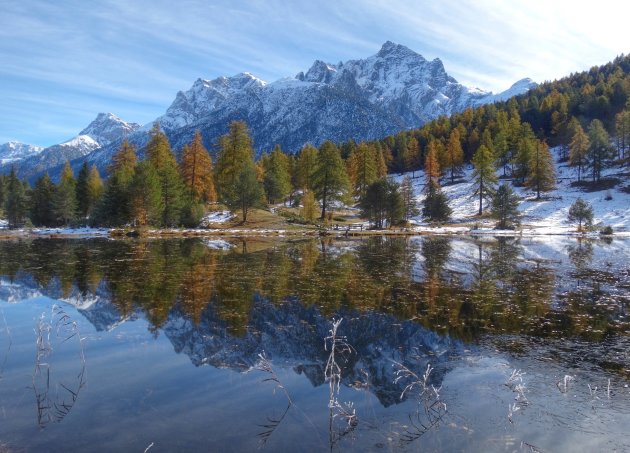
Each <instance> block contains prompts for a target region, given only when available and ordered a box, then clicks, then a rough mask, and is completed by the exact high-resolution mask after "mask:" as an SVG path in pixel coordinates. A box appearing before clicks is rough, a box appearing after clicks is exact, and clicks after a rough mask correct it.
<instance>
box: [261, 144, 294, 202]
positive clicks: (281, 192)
mask: <svg viewBox="0 0 630 453" xmlns="http://www.w3.org/2000/svg"><path fill="white" fill-rule="evenodd" d="M264 187H265V193H266V194H267V201H268V202H269V203H270V204H275V203H278V202H280V201H283V200H284V199H285V198H287V196H288V195H289V193H290V192H291V175H290V173H289V157H288V156H287V155H286V154H285V153H283V152H282V149H280V146H276V147H275V148H274V150H273V151H272V152H271V154H270V155H269V159H268V160H267V161H266V165H265V177H264Z"/></svg>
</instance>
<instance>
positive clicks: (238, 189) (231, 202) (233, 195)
mask: <svg viewBox="0 0 630 453" xmlns="http://www.w3.org/2000/svg"><path fill="white" fill-rule="evenodd" d="M229 194H230V195H229V197H228V198H227V199H226V203H227V205H228V206H229V207H230V209H233V210H235V209H240V210H241V213H242V217H243V223H245V222H247V215H248V213H249V211H250V210H251V209H252V208H255V207H258V206H261V205H262V199H263V197H264V195H265V193H264V190H263V187H262V185H261V184H260V182H259V181H258V178H257V176H256V168H255V167H254V163H253V162H252V161H251V160H250V161H246V162H245V166H244V167H243V168H242V169H241V172H240V173H239V174H238V175H237V178H236V181H235V183H234V186H233V190H232V191H230V192H229Z"/></svg>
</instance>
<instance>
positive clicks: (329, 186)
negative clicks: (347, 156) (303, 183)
mask: <svg viewBox="0 0 630 453" xmlns="http://www.w3.org/2000/svg"><path fill="white" fill-rule="evenodd" d="M349 185H350V184H349V181H348V175H347V173H346V166H345V165H344V163H343V160H342V159H341V154H340V152H339V148H337V147H336V146H335V144H334V143H332V142H331V141H325V142H324V143H323V144H322V146H321V148H320V149H319V152H318V153H317V165H316V167H315V172H314V174H313V190H314V191H315V196H316V197H317V199H318V200H320V201H321V205H322V214H321V217H320V218H321V219H322V220H324V219H325V218H326V210H327V209H328V208H329V206H330V203H331V201H333V200H339V201H341V200H343V199H345V197H346V194H347V192H348V188H349Z"/></svg>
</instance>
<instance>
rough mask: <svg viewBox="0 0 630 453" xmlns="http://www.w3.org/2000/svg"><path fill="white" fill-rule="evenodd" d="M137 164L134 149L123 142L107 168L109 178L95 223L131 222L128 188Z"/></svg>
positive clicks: (119, 223)
mask: <svg viewBox="0 0 630 453" xmlns="http://www.w3.org/2000/svg"><path fill="white" fill-rule="evenodd" d="M137 162H138V158H137V156H136V150H135V148H134V147H133V146H132V145H131V144H130V143H129V142H128V141H127V140H124V141H123V143H122V144H121V146H120V148H119V149H118V151H117V152H116V154H114V156H113V157H112V164H111V165H110V166H109V167H108V171H109V173H110V177H109V180H108V181H107V186H106V187H105V193H104V194H103V197H102V201H101V203H100V204H99V206H98V208H97V210H96V217H97V223H99V224H103V225H124V224H126V223H127V222H129V221H131V219H132V217H131V196H130V193H131V190H130V186H131V182H132V180H133V177H134V175H135V172H136V166H137Z"/></svg>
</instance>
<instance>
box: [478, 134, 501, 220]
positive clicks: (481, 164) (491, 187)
mask: <svg viewBox="0 0 630 453" xmlns="http://www.w3.org/2000/svg"><path fill="white" fill-rule="evenodd" d="M472 164H473V166H474V170H473V173H472V177H473V181H474V183H475V186H476V189H475V192H474V194H473V196H478V197H479V215H481V214H482V213H483V200H484V198H485V199H488V200H490V199H491V198H492V196H493V195H494V192H495V186H496V183H497V175H496V173H495V168H494V156H493V155H492V153H491V152H490V150H489V149H488V148H486V147H485V146H484V145H481V146H480V147H479V149H478V150H477V152H476V153H475V155H474V156H473V158H472Z"/></svg>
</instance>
